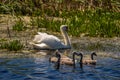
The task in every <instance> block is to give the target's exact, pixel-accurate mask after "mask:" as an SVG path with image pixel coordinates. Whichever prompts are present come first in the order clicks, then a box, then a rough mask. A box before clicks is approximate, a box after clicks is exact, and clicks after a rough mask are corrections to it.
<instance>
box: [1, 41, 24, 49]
mask: <svg viewBox="0 0 120 80" xmlns="http://www.w3.org/2000/svg"><path fill="white" fill-rule="evenodd" d="M23 47H24V45H23V44H22V43H21V42H20V40H12V41H10V42H3V43H2V44H1V46H0V48H1V49H8V50H10V51H18V50H21V49H23Z"/></svg>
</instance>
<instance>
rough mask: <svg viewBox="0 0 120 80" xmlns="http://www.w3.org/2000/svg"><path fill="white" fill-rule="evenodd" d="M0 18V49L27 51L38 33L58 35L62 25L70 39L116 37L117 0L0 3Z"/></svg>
mask: <svg viewBox="0 0 120 80" xmlns="http://www.w3.org/2000/svg"><path fill="white" fill-rule="evenodd" d="M0 18H1V19H0V37H1V38H0V49H7V50H8V51H19V50H21V49H24V50H28V48H31V46H30V45H29V41H31V40H32V39H33V38H34V35H35V34H36V33H37V32H38V31H41V32H47V33H52V34H54V35H57V36H60V30H59V27H60V25H62V24H66V25H68V26H69V32H68V34H69V35H70V37H81V38H83V39H84V38H86V37H89V38H90V39H91V38H95V39H100V40H101V38H104V39H105V40H106V38H107V41H108V40H111V41H114V39H118V40H119V37H120V1H119V0H0ZM60 38H61V36H60ZM108 42H110V41H108ZM118 42H119V41H118ZM83 43H84V41H83ZM98 45H99V46H101V45H102V44H98ZM98 45H97V43H95V45H93V46H92V48H93V49H96V46H98ZM109 45H110V43H109ZM16 46H17V48H16ZM113 46H114V45H113ZM118 46H120V45H118ZM88 47H90V46H88ZM97 48H99V47H97ZM103 48H104V47H103ZM111 48H112V47H111ZM93 49H92V50H93ZM118 49H119V48H118ZM101 51H104V49H101ZM118 51H119V50H118Z"/></svg>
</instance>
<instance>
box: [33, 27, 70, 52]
mask: <svg viewBox="0 0 120 80" xmlns="http://www.w3.org/2000/svg"><path fill="white" fill-rule="evenodd" d="M67 30H68V26H67V25H61V27H60V31H61V33H62V35H63V38H64V43H63V42H61V41H60V39H59V38H57V37H56V36H53V35H49V34H47V33H41V32H38V34H37V35H35V38H34V40H33V43H32V45H33V47H34V48H35V49H45V50H46V49H70V48H71V43H70V40H69V37H68V34H67V32H66V31H67Z"/></svg>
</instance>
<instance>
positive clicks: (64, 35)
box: [60, 29, 71, 48]
mask: <svg viewBox="0 0 120 80" xmlns="http://www.w3.org/2000/svg"><path fill="white" fill-rule="evenodd" d="M60 30H61V33H62V35H63V38H64V44H65V45H66V47H70V48H71V43H70V40H69V37H68V34H67V32H66V31H64V30H63V29H60Z"/></svg>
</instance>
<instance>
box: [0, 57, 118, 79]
mask: <svg viewBox="0 0 120 80" xmlns="http://www.w3.org/2000/svg"><path fill="white" fill-rule="evenodd" d="M48 57H49V56H42V57H36V58H33V57H22V58H21V57H20V58H19V57H17V58H0V80H120V60H119V59H114V58H110V57H99V58H97V60H98V62H97V65H96V66H91V65H89V66H87V65H83V69H81V68H80V67H79V65H78V64H77V67H76V68H75V69H74V68H73V67H72V66H67V65H61V67H60V69H59V70H58V69H56V68H55V64H54V63H50V62H49V58H48Z"/></svg>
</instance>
